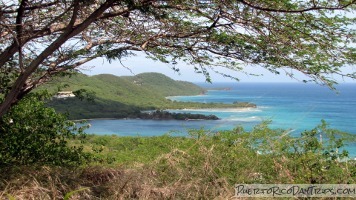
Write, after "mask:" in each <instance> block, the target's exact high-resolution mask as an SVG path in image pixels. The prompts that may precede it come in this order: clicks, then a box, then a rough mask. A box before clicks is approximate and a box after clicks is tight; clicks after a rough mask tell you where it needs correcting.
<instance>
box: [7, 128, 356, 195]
mask: <svg viewBox="0 0 356 200" xmlns="http://www.w3.org/2000/svg"><path fill="white" fill-rule="evenodd" d="M287 133H288V131H285V130H272V129H270V128H268V124H267V123H263V124H260V125H258V126H256V127H255V128H254V129H253V130H252V131H251V132H246V131H244V130H243V129H242V128H240V127H238V128H236V129H235V130H232V131H221V132H217V133H215V132H210V131H209V130H190V131H189V136H188V137H172V136H170V135H164V136H157V137H119V136H115V135H112V136H98V135H88V136H87V137H86V138H85V139H84V140H72V141H71V142H70V144H71V145H74V146H75V145H78V144H83V145H84V151H86V152H90V153H91V154H92V157H91V161H90V165H89V166H85V167H83V168H76V169H73V168H60V167H51V168H48V167H46V166H43V167H41V166H39V167H22V166H16V167H14V166H12V167H7V168H2V169H1V173H0V190H3V191H4V192H3V193H0V198H3V197H4V196H6V195H5V194H10V195H11V196H13V197H17V198H18V199H31V198H34V199H61V198H63V196H64V195H65V194H67V193H69V192H72V191H76V190H78V189H81V188H82V190H80V191H77V192H76V193H75V194H73V198H75V199H213V198H222V199H226V198H230V197H232V196H233V195H234V184H236V183H245V184H249V183H255V184H256V183H260V184H268V183H270V184H275V183H285V184H286V183H288V184H293V183H299V184H301V183H303V184H326V183H328V184H330V183H333V184H350V183H355V182H356V171H355V170H356V163H355V161H353V160H347V159H346V158H347V152H345V151H342V150H341V149H342V147H343V145H344V144H345V142H346V140H347V139H352V138H349V136H348V135H347V134H344V133H342V132H340V131H336V130H332V129H328V128H327V126H326V124H325V123H323V124H322V125H320V126H319V127H317V128H315V129H313V130H310V131H305V132H303V133H302V134H301V135H300V137H298V138H294V137H291V136H289V135H288V134H287ZM320 133H322V135H323V141H320V140H318V137H317V136H319V134H320Z"/></svg>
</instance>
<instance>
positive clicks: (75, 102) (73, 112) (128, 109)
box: [40, 73, 255, 119]
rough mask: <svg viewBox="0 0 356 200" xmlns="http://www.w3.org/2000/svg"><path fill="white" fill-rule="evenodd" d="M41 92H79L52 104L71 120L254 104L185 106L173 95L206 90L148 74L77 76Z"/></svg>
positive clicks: (195, 104) (53, 82)
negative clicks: (153, 111) (76, 95)
mask: <svg viewBox="0 0 356 200" xmlns="http://www.w3.org/2000/svg"><path fill="white" fill-rule="evenodd" d="M40 89H47V90H49V91H50V92H52V93H55V92H56V91H58V90H59V89H60V90H70V91H75V93H80V94H81V95H80V97H83V98H67V99H56V98H53V99H52V101H50V102H49V103H48V105H49V106H50V107H53V108H55V109H56V111H58V112H60V113H68V114H69V118H70V119H88V118H126V117H133V118H136V117H139V116H140V111H141V110H155V109H167V108H171V109H181V108H212V107H219V108H228V107H251V106H255V105H253V104H250V103H244V102H239V103H238V104H220V103H209V104H203V103H187V102H186V103H183V102H175V101H171V100H169V99H167V98H166V97H167V96H172V95H198V94H202V93H204V92H205V90H204V89H203V88H200V87H198V86H197V85H194V84H192V83H189V82H184V81H175V80H173V79H171V78H169V77H167V76H165V75H163V74H159V73H144V74H139V75H136V76H127V77H117V76H114V75H109V74H102V75H96V76H92V77H89V76H86V75H83V74H75V75H73V76H71V77H65V78H58V79H56V80H54V81H52V82H51V83H50V84H47V85H46V86H45V87H41V88H40Z"/></svg>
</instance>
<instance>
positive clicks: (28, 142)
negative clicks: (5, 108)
mask: <svg viewBox="0 0 356 200" xmlns="http://www.w3.org/2000/svg"><path fill="white" fill-rule="evenodd" d="M42 97H43V96H42V95H39V94H31V95H29V96H27V97H26V98H24V99H23V100H22V101H21V102H20V103H19V104H18V105H16V106H15V107H14V108H13V109H12V110H11V111H10V112H9V113H7V114H6V115H5V116H4V117H3V118H0V168H1V167H4V166H14V165H31V164H36V165H38V164H40V165H55V166H58V165H62V166H63V165H65V166H68V165H78V164H81V163H83V162H85V161H86V158H87V156H88V155H87V154H86V153H84V152H83V149H82V147H81V145H75V146H73V145H72V146H71V147H69V146H68V145H67V142H68V140H73V139H76V138H81V137H84V136H85V135H84V134H83V129H84V128H85V126H83V127H78V126H76V125H75V123H74V122H72V121H68V120H67V118H66V117H65V116H63V115H61V114H57V113H56V112H55V110H54V109H53V108H48V107H46V106H45V104H44V102H43V101H42V99H41V98H42Z"/></svg>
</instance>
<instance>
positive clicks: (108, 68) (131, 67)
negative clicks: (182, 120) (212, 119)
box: [81, 53, 356, 83]
mask: <svg viewBox="0 0 356 200" xmlns="http://www.w3.org/2000/svg"><path fill="white" fill-rule="evenodd" d="M136 54H137V55H136V56H131V57H127V58H123V59H122V61H121V62H122V64H121V63H120V62H119V61H112V62H111V63H109V62H108V61H107V60H106V59H105V58H98V59H96V60H93V61H91V62H88V63H86V64H85V65H83V67H82V70H81V71H82V72H83V73H84V74H87V75H97V74H114V75H116V76H134V75H137V74H140V73H144V72H159V73H162V74H165V75H166V76H168V77H170V78H172V79H175V80H183V81H190V82H205V77H204V76H203V75H202V74H197V73H195V72H194V70H193V67H191V66H189V65H187V64H185V63H179V64H178V67H179V69H180V72H179V73H178V72H175V71H174V70H172V69H171V68H170V67H171V66H170V65H169V64H165V63H161V62H158V61H153V60H151V59H148V58H145V55H144V54H143V53H136ZM216 69H217V70H218V71H221V72H224V73H227V74H230V75H232V76H234V77H238V78H239V79H240V82H301V81H302V80H304V79H306V78H305V76H304V75H303V74H301V73H300V72H296V71H294V74H295V78H296V79H292V78H290V77H289V76H286V75H285V74H284V72H281V74H280V75H275V74H273V73H271V72H269V71H268V70H266V69H263V68H261V67H251V66H250V67H249V66H247V67H246V71H247V72H249V73H253V74H259V75H260V76H251V75H246V74H244V73H241V72H235V71H232V70H227V69H223V68H216ZM289 71H290V70H289ZM346 71H347V72H352V71H356V70H355V66H354V67H349V68H348V69H347V70H346ZM210 75H211V79H212V82H213V83H217V82H234V81H235V82H236V80H232V79H230V78H226V77H223V76H221V75H219V74H216V73H214V72H210ZM335 79H336V80H337V81H338V82H339V83H344V82H347V83H350V82H351V83H356V80H351V79H342V78H340V77H335Z"/></svg>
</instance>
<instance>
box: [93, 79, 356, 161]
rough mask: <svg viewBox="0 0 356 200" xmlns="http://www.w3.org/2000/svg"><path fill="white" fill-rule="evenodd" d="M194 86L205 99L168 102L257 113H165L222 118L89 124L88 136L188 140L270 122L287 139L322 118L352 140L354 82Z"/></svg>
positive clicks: (354, 147) (353, 148) (355, 152)
mask: <svg viewBox="0 0 356 200" xmlns="http://www.w3.org/2000/svg"><path fill="white" fill-rule="evenodd" d="M198 85H200V86H202V87H204V88H212V89H211V90H208V92H207V93H206V94H205V95H197V96H174V97H168V98H169V99H171V100H176V101H194V102H204V103H209V102H221V103H233V102H235V101H238V102H250V103H254V104H256V105H257V108H241V109H201V110H189V109H184V110H169V111H171V112H189V113H201V114H214V115H216V116H218V117H219V118H221V120H217V121H175V120H140V119H126V120H125V119H112V120H109V119H106V120H104V119H103V120H90V121H89V123H90V124H91V127H90V128H89V129H88V130H87V131H86V132H87V133H93V134H116V135H121V136H156V135H163V134H172V135H186V134H187V130H189V129H200V128H204V129H207V130H209V131H219V130H231V129H233V128H235V127H237V126H242V127H244V129H245V130H251V129H252V128H253V127H254V126H255V125H257V124H259V123H261V122H262V121H265V120H268V121H271V124H270V127H271V128H281V129H286V130H291V134H295V135H298V134H300V133H301V132H302V131H304V130H310V129H312V128H314V127H316V126H317V125H318V124H321V120H322V119H323V120H325V121H326V122H327V123H328V124H329V125H330V127H331V128H335V129H338V130H341V131H345V132H349V133H352V134H355V135H356V84H353V83H349V84H346V83H343V84H340V85H337V86H336V90H330V89H329V88H327V87H326V86H320V85H316V84H310V83H309V84H303V83H239V82H237V83H214V84H207V83H198ZM214 88H215V89H214ZM216 88H220V90H216ZM221 88H225V89H226V90H221ZM355 137H356V136H355ZM348 150H349V152H350V154H351V155H352V156H353V157H355V156H356V144H351V145H350V146H349V147H348Z"/></svg>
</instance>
